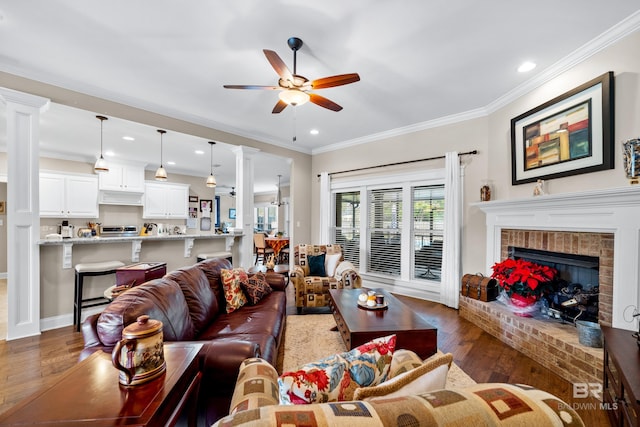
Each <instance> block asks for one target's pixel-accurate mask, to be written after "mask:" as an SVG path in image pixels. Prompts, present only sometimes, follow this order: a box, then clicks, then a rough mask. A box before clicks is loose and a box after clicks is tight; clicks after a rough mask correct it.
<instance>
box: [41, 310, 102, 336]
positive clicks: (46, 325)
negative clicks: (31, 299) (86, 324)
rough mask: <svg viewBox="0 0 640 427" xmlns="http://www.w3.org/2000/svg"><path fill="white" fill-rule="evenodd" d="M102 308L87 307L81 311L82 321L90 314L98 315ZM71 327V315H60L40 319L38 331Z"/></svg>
mask: <svg viewBox="0 0 640 427" xmlns="http://www.w3.org/2000/svg"><path fill="white" fill-rule="evenodd" d="M102 309H104V307H89V308H85V309H83V310H82V321H84V319H86V318H87V317H89V316H91V315H92V314H96V313H100V312H101V311H102ZM71 325H73V313H68V314H61V315H59V316H53V317H47V318H44V319H40V330H41V331H49V330H51V329H58V328H64V327H65V326H71Z"/></svg>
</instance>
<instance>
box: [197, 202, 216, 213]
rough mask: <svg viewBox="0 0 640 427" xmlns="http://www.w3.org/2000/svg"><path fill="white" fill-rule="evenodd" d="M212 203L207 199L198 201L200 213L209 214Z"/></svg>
mask: <svg viewBox="0 0 640 427" xmlns="http://www.w3.org/2000/svg"><path fill="white" fill-rule="evenodd" d="M212 203H213V202H212V201H211V200H209V199H200V212H205V211H206V212H211V207H212Z"/></svg>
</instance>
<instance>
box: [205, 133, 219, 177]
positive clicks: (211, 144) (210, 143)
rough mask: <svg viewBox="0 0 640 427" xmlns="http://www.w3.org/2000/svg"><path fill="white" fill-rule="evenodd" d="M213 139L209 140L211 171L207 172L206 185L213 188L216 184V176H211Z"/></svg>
mask: <svg viewBox="0 0 640 427" xmlns="http://www.w3.org/2000/svg"><path fill="white" fill-rule="evenodd" d="M215 144H216V143H215V141H209V145H210V146H211V163H210V164H211V169H210V170H211V173H210V174H209V176H208V177H207V183H206V186H207V187H209V188H215V186H216V185H217V182H216V177H215V176H213V146H214V145H215Z"/></svg>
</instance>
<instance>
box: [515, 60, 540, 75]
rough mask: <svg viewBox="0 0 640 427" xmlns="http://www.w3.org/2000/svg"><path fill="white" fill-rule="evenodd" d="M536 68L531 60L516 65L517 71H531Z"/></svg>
mask: <svg viewBox="0 0 640 427" xmlns="http://www.w3.org/2000/svg"><path fill="white" fill-rule="evenodd" d="M534 68H536V64H534V63H533V62H531V61H527V62H523V63H522V65H520V66H519V67H518V72H520V73H526V72H527V71H531V70H533V69H534Z"/></svg>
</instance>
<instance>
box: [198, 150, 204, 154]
mask: <svg viewBox="0 0 640 427" xmlns="http://www.w3.org/2000/svg"><path fill="white" fill-rule="evenodd" d="M196 154H204V151H202V150H196Z"/></svg>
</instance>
